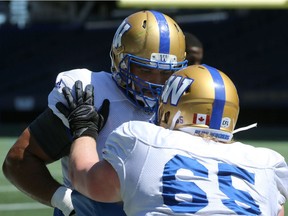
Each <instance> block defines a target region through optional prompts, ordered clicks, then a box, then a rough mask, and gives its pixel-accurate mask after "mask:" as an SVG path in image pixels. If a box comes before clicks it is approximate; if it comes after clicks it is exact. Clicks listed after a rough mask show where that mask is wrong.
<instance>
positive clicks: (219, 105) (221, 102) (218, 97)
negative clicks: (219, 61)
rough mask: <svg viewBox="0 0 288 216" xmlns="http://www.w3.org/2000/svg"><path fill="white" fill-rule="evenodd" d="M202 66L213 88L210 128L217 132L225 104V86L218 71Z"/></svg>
mask: <svg viewBox="0 0 288 216" xmlns="http://www.w3.org/2000/svg"><path fill="white" fill-rule="evenodd" d="M203 66H205V67H206V68H207V69H208V70H209V72H210V74H211V76H212V79H213V82H214V86H215V99H214V103H213V108H212V114H211V120H210V128H212V129H217V130H219V129H220V127H221V122H222V116H223V112H224V106H225V102H226V92H225V85H224V81H223V79H222V77H221V75H220V73H219V72H218V70H216V69H215V68H213V67H210V66H208V65H203Z"/></svg>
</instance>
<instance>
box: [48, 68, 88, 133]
mask: <svg viewBox="0 0 288 216" xmlns="http://www.w3.org/2000/svg"><path fill="white" fill-rule="evenodd" d="M91 73H92V72H91V71H89V70H87V69H74V70H70V71H64V72H61V73H59V74H58V76H57V78H56V82H55V86H54V88H53V90H52V91H51V92H50V94H49V96H48V106H49V108H50V109H51V110H52V111H53V113H54V114H55V115H56V116H58V117H59V118H60V119H61V120H62V122H63V123H64V124H65V126H66V127H69V123H68V120H67V119H66V118H65V117H64V115H63V114H62V113H60V112H59V110H58V109H57V108H56V103H58V102H62V103H63V104H65V105H66V106H68V104H67V101H66V99H65V97H64V95H63V94H62V88H63V87H65V86H66V87H68V88H70V89H73V87H74V84H75V82H76V81H77V80H81V81H82V84H83V89H85V86H86V85H88V84H90V83H91ZM74 94H75V91H72V95H73V96H74V97H75V95H74Z"/></svg>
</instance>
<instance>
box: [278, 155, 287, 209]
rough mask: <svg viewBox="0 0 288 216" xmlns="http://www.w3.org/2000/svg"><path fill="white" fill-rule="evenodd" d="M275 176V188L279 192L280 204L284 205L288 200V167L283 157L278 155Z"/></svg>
mask: <svg viewBox="0 0 288 216" xmlns="http://www.w3.org/2000/svg"><path fill="white" fill-rule="evenodd" d="M275 174H276V175H275V176H276V182H277V187H278V190H279V192H280V194H279V196H280V198H279V201H280V204H281V205H282V204H284V203H285V202H286V201H287V199H288V166H287V163H286V162H285V160H284V157H282V156H280V155H279V162H278V163H277V164H276V166H275Z"/></svg>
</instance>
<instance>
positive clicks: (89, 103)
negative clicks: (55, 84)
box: [56, 80, 110, 140]
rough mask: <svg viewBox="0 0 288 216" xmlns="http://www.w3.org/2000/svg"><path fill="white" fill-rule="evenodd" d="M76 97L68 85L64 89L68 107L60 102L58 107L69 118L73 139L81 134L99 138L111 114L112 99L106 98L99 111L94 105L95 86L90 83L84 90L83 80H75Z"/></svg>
mask: <svg viewBox="0 0 288 216" xmlns="http://www.w3.org/2000/svg"><path fill="white" fill-rule="evenodd" d="M75 91H76V92H75V93H76V99H74V98H73V96H72V94H71V92H70V90H69V88H68V87H64V88H63V89H62V92H63V95H64V97H65V98H66V101H67V103H68V107H66V106H65V105H64V104H63V103H61V102H58V103H57V104H56V108H57V109H58V110H59V111H60V112H61V113H62V114H63V115H64V116H65V117H66V118H67V119H68V122H69V126H70V130H71V132H72V135H73V140H75V139H77V138H79V137H81V136H90V137H93V138H94V139H96V138H97V136H98V133H99V132H100V130H101V129H102V128H103V127H104V125H105V123H106V120H107V118H108V114H109V106H110V101H109V100H108V99H105V100H104V101H103V104H102V106H101V108H100V109H99V111H98V112H97V110H96V108H95V107H94V86H93V85H91V84H89V85H87V86H86V88H85V91H84V92H83V87H82V82H81V81H79V80H78V81H76V82H75Z"/></svg>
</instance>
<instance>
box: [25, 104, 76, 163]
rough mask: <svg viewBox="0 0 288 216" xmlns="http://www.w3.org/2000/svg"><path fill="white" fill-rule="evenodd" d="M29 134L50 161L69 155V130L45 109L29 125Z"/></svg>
mask: <svg viewBox="0 0 288 216" xmlns="http://www.w3.org/2000/svg"><path fill="white" fill-rule="evenodd" d="M29 130H30V133H31V134H32V135H33V136H34V137H35V139H36V140H37V142H38V144H39V146H40V147H41V148H42V149H43V151H44V152H45V153H46V154H47V155H49V156H50V157H51V158H52V159H55V160H58V159H60V158H61V157H63V156H66V155H68V154H69V151H70V146H71V142H72V136H71V134H70V130H69V129H68V128H67V127H65V125H64V124H63V123H62V121H61V120H60V119H59V118H58V117H57V116H55V115H54V114H53V112H52V110H51V109H49V108H47V109H46V110H45V111H44V112H43V113H42V114H40V115H39V116H38V118H36V119H35V120H34V121H33V122H32V123H31V124H30V125H29Z"/></svg>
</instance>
